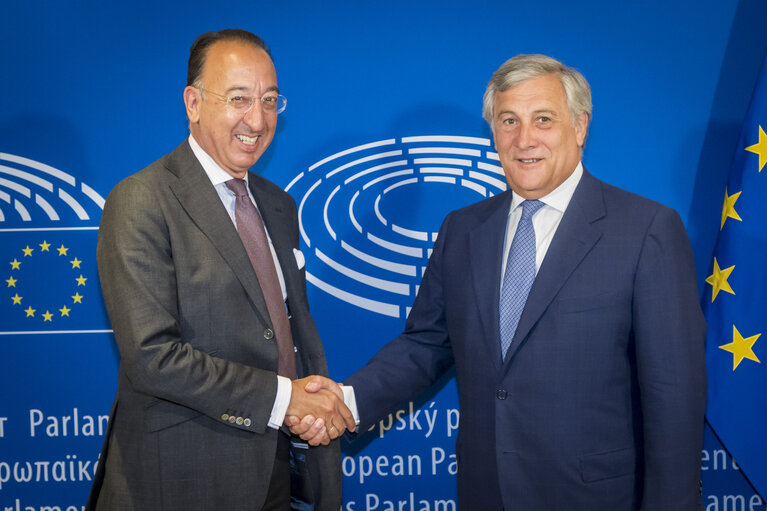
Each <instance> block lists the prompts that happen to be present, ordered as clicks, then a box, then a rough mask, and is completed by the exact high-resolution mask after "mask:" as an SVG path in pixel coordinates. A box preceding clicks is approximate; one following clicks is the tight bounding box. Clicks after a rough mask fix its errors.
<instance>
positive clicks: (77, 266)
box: [69, 257, 82, 269]
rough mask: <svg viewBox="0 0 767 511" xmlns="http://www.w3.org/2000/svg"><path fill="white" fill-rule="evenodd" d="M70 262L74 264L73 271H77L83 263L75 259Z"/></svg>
mask: <svg viewBox="0 0 767 511" xmlns="http://www.w3.org/2000/svg"><path fill="white" fill-rule="evenodd" d="M69 262H70V263H72V269H75V268H79V267H80V263H81V262H82V261H81V260H79V259H78V258H76V257H75V258H74V259H73V260H72V261H69Z"/></svg>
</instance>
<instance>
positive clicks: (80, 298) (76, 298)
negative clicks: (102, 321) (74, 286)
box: [72, 293, 83, 303]
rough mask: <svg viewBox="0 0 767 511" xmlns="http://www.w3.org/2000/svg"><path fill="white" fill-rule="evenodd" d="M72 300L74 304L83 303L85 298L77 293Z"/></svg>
mask: <svg viewBox="0 0 767 511" xmlns="http://www.w3.org/2000/svg"><path fill="white" fill-rule="evenodd" d="M72 300H73V301H72V303H83V296H82V295H81V294H80V293H75V295H74V296H73V297H72Z"/></svg>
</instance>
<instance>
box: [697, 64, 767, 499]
mask: <svg viewBox="0 0 767 511" xmlns="http://www.w3.org/2000/svg"><path fill="white" fill-rule="evenodd" d="M765 128H767V62H765V63H763V64H762V70H761V72H760V74H759V79H758V81H757V85H756V89H755V91H754V96H753V98H752V99H751V105H750V107H749V110H748V113H747V114H746V118H745V121H744V122H743V128H742V130H741V133H740V138H739V140H738V147H737V151H736V154H735V157H734V159H733V163H732V166H731V168H730V175H729V178H728V182H727V188H726V190H724V205H723V207H722V217H721V223H720V226H719V227H720V231H719V236H718V238H717V242H716V247H715V249H714V260H713V261H712V263H711V267H710V271H709V274H708V278H706V286H705V290H704V294H703V310H704V312H705V314H706V319H707V320H708V337H707V339H706V363H707V366H708V375H709V391H708V396H709V397H708V410H707V413H706V415H707V418H708V422H709V424H710V425H711V427H712V428H713V430H714V431H715V432H716V434H717V436H718V437H719V439H720V440H721V441H722V443H723V444H724V446H725V447H726V448H727V450H728V451H729V452H730V454H731V455H732V456H733V458H735V461H737V463H738V465H739V466H740V468H741V470H742V471H743V473H744V474H745V476H746V477H747V478H748V479H749V481H750V482H751V484H752V485H753V486H754V489H755V490H756V491H757V492H758V493H759V494H760V495H761V496H763V497H767V367H766V365H767V335H763V334H765V333H767V332H765V331H767V171H764V172H763V170H764V167H765V163H767V135H765Z"/></svg>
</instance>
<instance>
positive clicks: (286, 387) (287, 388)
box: [269, 375, 353, 429]
mask: <svg viewBox="0 0 767 511" xmlns="http://www.w3.org/2000/svg"><path fill="white" fill-rule="evenodd" d="M292 393H293V384H292V383H291V381H290V378H285V377H284V376H279V375H278V376H277V396H276V397H275V398H274V406H273V407H272V415H271V416H270V417H269V427H270V428H274V429H280V428H281V427H282V423H283V422H285V413H286V412H287V411H288V405H289V404H290V396H291V394H292ZM352 395H353V394H352Z"/></svg>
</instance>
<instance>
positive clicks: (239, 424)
mask: <svg viewBox="0 0 767 511" xmlns="http://www.w3.org/2000/svg"><path fill="white" fill-rule="evenodd" d="M236 422H237V425H238V426H242V422H243V420H242V417H237V421H236Z"/></svg>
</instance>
